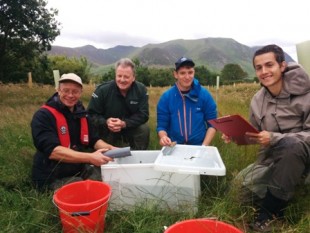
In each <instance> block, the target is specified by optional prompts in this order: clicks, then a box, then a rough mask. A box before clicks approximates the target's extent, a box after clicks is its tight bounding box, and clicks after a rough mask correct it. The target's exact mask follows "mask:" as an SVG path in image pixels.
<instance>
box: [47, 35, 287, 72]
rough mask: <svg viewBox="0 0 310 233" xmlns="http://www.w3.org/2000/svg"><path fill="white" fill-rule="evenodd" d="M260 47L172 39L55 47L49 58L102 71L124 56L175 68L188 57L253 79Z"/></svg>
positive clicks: (228, 41) (226, 41)
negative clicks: (78, 60) (81, 60)
mask: <svg viewBox="0 0 310 233" xmlns="http://www.w3.org/2000/svg"><path fill="white" fill-rule="evenodd" d="M258 47H259V46H255V47H249V46H246V45H243V44H240V43H239V42H237V41H235V40H233V39H230V38H204V39H197V40H183V39H179V40H172V41H167V42H164V43H159V44H148V45H145V46H143V47H134V46H122V45H119V46H116V47H113V48H109V49H97V48H95V47H94V46H92V45H86V46H83V47H77V48H68V47H61V46H53V47H52V50H51V51H49V55H64V56H68V57H81V56H83V57H86V58H87V59H88V60H89V61H90V62H91V63H93V64H94V66H95V67H96V69H97V70H99V71H101V70H103V69H104V68H103V67H106V66H110V65H112V64H113V63H115V62H116V61H117V60H118V59H120V58H122V57H130V58H138V59H139V60H140V62H141V64H143V65H147V66H155V67H173V64H174V62H175V61H176V60H177V59H178V58H179V57H181V56H188V57H190V58H192V59H193V60H194V61H195V63H196V65H198V66H199V65H204V66H206V67H207V68H208V69H210V70H212V71H215V72H220V71H221V70H222V69H223V67H224V66H225V65H226V64H228V63H234V64H239V65H240V66H241V67H242V68H243V69H244V70H245V71H246V72H247V73H248V74H249V77H253V75H254V70H253V68H252V62H251V61H252V56H253V53H254V51H255V50H256V49H257V48H258ZM286 58H287V61H293V59H292V58H291V57H290V56H289V55H288V54H286ZM97 72H98V71H97Z"/></svg>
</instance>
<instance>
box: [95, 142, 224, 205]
mask: <svg viewBox="0 0 310 233" xmlns="http://www.w3.org/2000/svg"><path fill="white" fill-rule="evenodd" d="M186 149H189V150H190V151H191V154H193V153H196V155H195V158H191V159H188V160H187V159H184V158H183V154H182V153H183V152H186V153H185V154H184V155H185V156H187V155H189V153H188V151H187V150H186ZM201 149H202V147H200V146H199V147H197V146H185V147H183V145H177V146H176V148H175V150H174V151H173V153H172V154H171V155H169V156H163V155H162V153H161V151H159V150H158V151H157V150H153V151H131V153H132V156H129V157H124V158H119V159H115V162H113V163H109V164H107V165H103V166H102V167H101V171H102V178H103V181H104V182H107V183H109V184H110V185H111V186H112V196H111V199H110V201H109V208H110V209H132V208H133V206H135V205H143V206H144V207H148V206H153V205H159V206H160V207H161V208H169V209H174V210H191V209H192V210H196V209H197V208H196V207H197V201H198V198H199V195H200V174H203V175H225V166H224V164H223V163H222V160H221V157H220V156H219V154H218V152H217V149H216V148H215V147H212V148H211V147H203V150H201ZM195 150H196V152H195ZM197 151H199V152H197ZM197 153H198V154H200V155H198V154H197ZM202 153H204V155H202ZM213 154H214V155H213ZM205 156H208V158H204V157H205ZM191 157H193V156H191ZM181 162H182V163H181ZM205 162H207V163H205ZM195 164H196V165H195ZM206 164H207V166H206Z"/></svg>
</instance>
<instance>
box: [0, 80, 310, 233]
mask: <svg viewBox="0 0 310 233" xmlns="http://www.w3.org/2000/svg"><path fill="white" fill-rule="evenodd" d="M258 88H259V86H258V85H257V84H243V85H237V86H229V87H222V88H221V89H220V90H219V91H218V93H216V91H215V90H214V89H213V88H210V91H211V92H212V94H213V95H214V97H216V99H217V101H218V109H219V113H220V115H226V114H232V113H239V114H241V115H243V116H245V117H247V113H248V106H249V102H250V99H251V97H252V96H253V94H254V93H255V92H256V91H257V89H258ZM93 89H94V87H93V86H86V87H85V88H84V93H83V97H82V100H83V102H84V104H85V105H87V104H88V100H89V97H90V96H91V93H92V91H93ZM164 90H165V88H150V89H149V95H150V101H149V103H150V114H151V115H150V121H149V124H150V127H151V129H152V132H151V143H150V147H149V149H151V150H154V149H160V147H159V145H158V141H157V136H156V132H155V125H156V118H155V114H156V112H155V111H156V104H157V101H158V98H159V96H160V95H161V93H162V92H163V91H164ZM53 92H54V87H52V86H36V85H35V86H33V87H32V88H29V87H28V86H26V85H1V86H0V111H1V120H0V132H1V133H0V168H1V169H0V177H1V179H0V183H1V186H0V229H1V230H0V231H1V232H31V233H32V232H61V224H60V221H59V217H58V210H57V208H56V207H55V206H54V205H53V203H52V201H51V200H52V196H53V193H45V194H41V193H37V192H36V191H35V190H34V189H33V188H32V186H31V182H30V180H31V179H30V172H31V164H32V156H33V154H34V151H35V150H34V147H33V144H32V139H31V132H30V121H31V118H32V115H33V113H34V112H35V111H36V110H37V109H38V108H39V107H40V106H41V105H42V104H43V103H44V102H45V101H46V99H47V98H48V97H49V96H51V95H52V94H53ZM213 145H215V146H217V147H218V149H219V151H220V154H221V156H222V159H223V162H224V163H225V166H226V170H227V175H226V176H225V177H211V176H209V177H203V180H202V183H203V186H202V191H203V192H202V195H201V198H200V200H199V203H200V204H199V209H198V211H197V213H189V212H186V211H184V212H172V211H169V210H167V211H162V210H160V209H158V208H156V206H155V207H153V208H151V209H145V208H141V207H137V208H135V209H133V210H132V211H131V212H125V211H122V212H118V211H113V212H112V211H109V212H108V213H107V218H106V227H105V233H112V232H113V233H118V232H119V233H121V232H122V233H131V232H138V233H147V232H149V233H159V232H163V226H169V225H171V224H173V223H175V222H176V221H179V220H183V219H189V218H200V217H216V218H218V219H220V220H223V221H226V222H228V223H231V224H233V225H235V226H238V227H239V228H240V229H242V230H244V231H245V232H246V229H245V228H244V225H245V223H246V222H247V221H249V220H250V219H251V218H252V215H253V209H252V208H251V207H250V206H241V205H240V203H239V202H238V189H237V188H236V187H235V186H232V185H231V184H232V179H233V178H234V177H235V176H236V174H237V173H238V172H239V171H240V170H241V169H242V168H244V167H246V166H247V165H248V164H250V163H252V162H253V161H254V160H255V156H256V151H257V147H256V146H239V147H238V146H236V145H234V144H229V145H226V144H224V143H223V142H222V140H220V138H219V135H217V137H216V139H215V140H214V143H213ZM309 203H310V195H309V187H308V189H307V188H306V187H305V186H301V187H299V188H298V190H297V195H296V197H295V198H294V200H293V202H292V204H291V205H290V206H289V207H288V209H287V211H286V214H287V219H286V222H285V225H284V227H283V229H282V230H281V232H299V233H307V232H310V204H309Z"/></svg>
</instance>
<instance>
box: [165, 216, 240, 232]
mask: <svg viewBox="0 0 310 233" xmlns="http://www.w3.org/2000/svg"><path fill="white" fill-rule="evenodd" d="M194 222H205V223H219V224H220V225H222V226H225V227H229V228H230V229H231V230H235V231H236V232H235V233H243V232H242V231H241V230H240V229H238V228H236V227H235V226H233V225H231V224H228V223H226V222H223V221H220V220H218V219H214V218H196V219H186V220H182V221H179V222H176V223H174V224H172V225H170V226H169V227H168V228H167V229H166V230H165V233H168V230H172V229H173V228H174V227H177V226H179V225H182V224H186V223H194Z"/></svg>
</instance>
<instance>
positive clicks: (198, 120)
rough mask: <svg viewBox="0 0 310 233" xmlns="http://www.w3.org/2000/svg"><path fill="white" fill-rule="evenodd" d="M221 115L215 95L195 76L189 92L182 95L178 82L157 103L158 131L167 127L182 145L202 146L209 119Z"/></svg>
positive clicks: (174, 138)
mask: <svg viewBox="0 0 310 233" xmlns="http://www.w3.org/2000/svg"><path fill="white" fill-rule="evenodd" d="M216 117H217V109H216V103H215V101H214V99H213V98H212V95H211V94H210V93H209V92H208V91H207V90H206V89H205V88H203V87H202V86H201V85H200V83H199V82H198V80H197V79H194V81H193V84H192V88H191V90H190V92H189V93H186V94H182V93H181V91H180V90H179V89H178V86H177V85H176V84H175V85H174V86H173V87H171V88H170V89H168V90H167V91H166V92H164V93H163V95H162V96H161V97H160V99H159V102H158V104H157V132H159V131H161V130H164V131H166V132H167V134H168V136H169V137H170V139H171V140H172V141H176V142H177V143H178V144H189V145H201V144H202V142H203V140H204V138H205V135H206V131H207V129H208V127H212V126H211V125H210V124H209V123H208V122H207V121H208V120H210V119H214V118H216Z"/></svg>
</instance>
